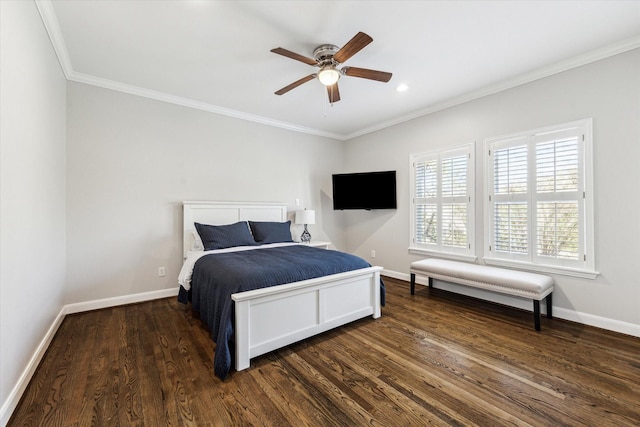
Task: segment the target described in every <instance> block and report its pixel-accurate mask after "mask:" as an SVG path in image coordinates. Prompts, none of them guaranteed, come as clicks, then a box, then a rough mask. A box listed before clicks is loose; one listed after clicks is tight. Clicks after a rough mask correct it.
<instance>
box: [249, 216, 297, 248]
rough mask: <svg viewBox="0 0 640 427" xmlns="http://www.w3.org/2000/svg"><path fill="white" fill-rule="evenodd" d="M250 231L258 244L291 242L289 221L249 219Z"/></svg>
mask: <svg viewBox="0 0 640 427" xmlns="http://www.w3.org/2000/svg"><path fill="white" fill-rule="evenodd" d="M249 227H251V233H252V234H253V238H254V239H255V241H256V242H257V243H258V244H261V245H264V244H267V243H285V242H293V239H292V238H291V221H287V222H255V221H249Z"/></svg>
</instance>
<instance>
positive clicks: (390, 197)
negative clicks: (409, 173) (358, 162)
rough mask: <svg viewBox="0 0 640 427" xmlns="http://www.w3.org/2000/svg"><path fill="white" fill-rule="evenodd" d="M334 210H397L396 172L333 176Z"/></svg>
mask: <svg viewBox="0 0 640 427" xmlns="http://www.w3.org/2000/svg"><path fill="white" fill-rule="evenodd" d="M332 178H333V209H334V210H346V209H366V210H371V209H396V208H397V206H396V171H383V172H360V173H342V174H334V175H333V177H332Z"/></svg>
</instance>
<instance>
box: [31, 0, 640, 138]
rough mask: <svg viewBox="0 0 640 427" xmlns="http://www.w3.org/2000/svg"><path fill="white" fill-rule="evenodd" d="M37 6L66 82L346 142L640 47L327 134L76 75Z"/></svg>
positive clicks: (627, 43) (42, 1)
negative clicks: (341, 132) (356, 128)
mask: <svg viewBox="0 0 640 427" xmlns="http://www.w3.org/2000/svg"><path fill="white" fill-rule="evenodd" d="M35 3H36V6H37V7H38V11H39V13H40V16H41V18H42V22H43V23H44V26H45V29H46V30H47V33H48V35H49V39H50V40H51V44H52V45H53V48H54V50H55V52H56V55H57V57H58V61H59V62H60V66H61V67H62V70H63V72H64V75H65V77H66V78H67V80H70V81H74V82H78V83H85V84H88V85H92V86H98V87H102V88H105V89H111V90H115V91H118V92H124V93H128V94H131V95H137V96H141V97H145V98H150V99H154V100H157V101H162V102H168V103H171V104H176V105H181V106H184V107H188V108H194V109H197V110H202V111H207V112H210V113H215V114H220V115H224V116H228V117H233V118H237V119H240V120H246V121H250V122H254V123H259V124H263V125H266V126H272V127H277V128H281V129H286V130H290V131H294V132H301V133H305V134H309V135H315V136H321V137H325V138H330V139H336V140H339V141H348V140H350V139H354V138H357V137H359V136H363V135H366V134H369V133H372V132H376V131H379V130H382V129H386V128H388V127H391V126H395V125H397V124H400V123H404V122H407V121H409V120H413V119H416V118H419V117H423V116H426V115H428V114H432V113H435V112H437V111H441V110H445V109H447V108H451V107H454V106H456V105H460V104H463V103H465V102H469V101H473V100H475V99H479V98H482V97H484V96H488V95H492V94H495V93H498V92H502V91H504V90H507V89H511V88H514V87H516V86H520V85H523V84H526V83H530V82H533V81H535V80H539V79H542V78H544V77H549V76H552V75H554V74H558V73H561V72H563V71H568V70H571V69H573V68H577V67H581V66H583V65H586V64H589V63H591V62H595V61H599V60H601V59H606V58H609V57H611V56H614V55H618V54H620V53H624V52H627V51H630V50H633V49H637V48H640V36H636V37H632V38H629V39H626V40H622V41H620V42H617V43H613V44H611V45H608V46H604V47H602V48H600V49H596V50H594V51H591V52H587V53H584V54H582V55H578V56H575V57H573V58H569V59H566V60H564V61H561V62H559V63H556V64H553V65H550V66H548V67H543V68H540V69H538V70H534V71H532V72H530V73H527V74H523V75H521V76H518V77H516V78H513V79H510V80H506V81H503V82H500V83H498V84H495V85H491V86H487V87H484V88H482V89H479V90H476V91H473V92H469V93H467V94H464V95H462V96H458V97H454V98H450V99H448V100H445V101H443V102H440V103H437V104H434V105H431V106H429V107H427V108H424V109H421V110H418V111H415V112H413V113H410V114H406V115H402V116H399V117H397V118H395V119H392V120H388V121H384V122H381V123H378V124H377V125H375V126H372V127H368V128H365V129H361V130H359V131H355V132H352V133H350V134H337V133H332V132H326V131H323V130H319V129H313V128H308V127H305V126H298V125H296V124H293V123H287V122H282V121H279V120H274V119H270V118H267V117H263V116H258V115H255V114H249V113H244V112H242V111H236V110H232V109H229V108H224V107H220V106H217V105H213V104H208V103H206V102H202V101H197V100H193V99H189V98H183V97H179V96H175V95H171V94H167V93H163V92H158V91H154V90H150V89H145V88H142V87H139V86H134V85H129V84H126V83H121V82H116V81H113V80H108V79H104V78H101V77H97V76H93V75H89V74H83V73H78V72H76V71H75V70H74V69H73V65H72V63H71V58H70V57H69V52H68V51H67V46H66V44H65V42H64V37H63V36H62V31H61V30H60V25H59V23H58V18H57V17H56V14H55V11H54V9H53V3H52V1H51V0H35Z"/></svg>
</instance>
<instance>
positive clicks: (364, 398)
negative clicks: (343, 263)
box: [8, 278, 640, 426]
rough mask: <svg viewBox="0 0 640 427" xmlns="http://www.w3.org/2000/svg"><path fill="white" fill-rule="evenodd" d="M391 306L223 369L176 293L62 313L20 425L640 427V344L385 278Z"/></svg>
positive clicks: (14, 421)
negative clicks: (538, 323)
mask: <svg viewBox="0 0 640 427" xmlns="http://www.w3.org/2000/svg"><path fill="white" fill-rule="evenodd" d="M385 284H386V286H387V306H386V307H384V308H383V314H382V317H381V318H379V319H371V318H367V319H362V320H359V321H356V322H353V323H351V324H349V325H346V326H343V327H340V328H337V329H334V330H331V331H328V332H326V333H324V334H321V335H320V336H316V337H312V338H309V339H307V340H304V341H302V342H299V343H296V344H293V345H290V346H288V347H285V348H283V349H280V350H277V351H274V352H271V353H269V354H266V355H263V356H261V357H258V358H256V359H254V360H253V361H252V363H251V367H250V368H249V369H247V370H245V371H241V372H231V374H230V375H229V376H228V378H227V379H226V380H225V381H221V380H220V379H218V378H216V377H215V376H214V375H213V352H214V351H215V343H214V342H213V340H212V339H211V333H210V332H209V331H207V330H206V329H205V328H203V327H202V325H201V323H200V320H199V319H198V318H197V317H196V316H194V315H193V313H192V312H191V310H190V307H189V306H184V305H182V304H179V303H177V301H176V300H175V299H174V298H168V299H161V300H156V301H149V302H145V303H140V304H133V305H128V306H121V307H114V308H108V309H103V310H96V311H92V312H87V313H80V314H73V315H69V316H67V317H66V318H65V319H64V321H63V322H62V325H61V326H60V328H59V330H58V332H57V334H56V336H55V337H54V339H53V341H52V342H51V345H50V347H49V349H48V351H47V353H46V355H45V357H44V358H43V360H42V362H41V364H40V366H39V367H38V369H37V371H36V373H35V374H34V376H33V378H32V380H31V383H30V384H29V386H28V387H27V389H26V391H25V393H24V395H23V397H22V400H21V401H20V403H19V405H18V407H17V408H16V410H15V412H14V414H13V416H12V418H11V420H10V421H9V424H8V425H9V426H24V425H33V426H37V425H61V426H84V425H139V426H143V425H145V426H146V425H182V426H190V425H314V426H324V425H364V424H370V425H374V426H375V425H380V426H382V425H442V426H445V425H447V426H450V425H459V426H467V425H492V426H500V425H521V426H526V425H616V426H633V425H639V424H640V403H639V402H640V390H639V388H638V384H640V364H639V363H638V354H640V339H638V338H636V337H631V336H627V335H623V334H617V333H614V332H609V331H605V330H602V329H598V328H592V327H589V326H585V325H581V324H577V323H573V322H568V321H563V320H561V319H546V318H544V317H543V318H542V319H541V320H542V326H543V327H542V331H541V332H536V331H534V330H533V329H532V328H531V313H530V312H527V311H523V310H518V309H515V308H513V307H506V306H502V305H499V304H494V303H490V302H487V301H482V300H477V299H474V298H469V297H466V296H463V295H459V294H453V293H450V292H446V291H443V290H441V289H428V288H426V287H422V286H418V287H417V291H416V294H415V295H413V296H412V295H410V292H409V284H408V283H407V282H403V281H398V280H394V279H391V278H385Z"/></svg>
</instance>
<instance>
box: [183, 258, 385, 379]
mask: <svg viewBox="0 0 640 427" xmlns="http://www.w3.org/2000/svg"><path fill="white" fill-rule="evenodd" d="M370 266H371V265H370V264H369V263H368V262H366V261H365V260H363V259H362V258H359V257H357V256H354V255H350V254H346V253H343V252H338V251H332V250H326V249H320V248H314V247H310V246H302V245H294V246H282V247H271V248H261V249H258V250H247V251H239V252H229V253H218V254H210V255H205V256H203V257H202V258H200V259H199V260H198V261H197V262H196V263H195V265H194V268H193V274H192V276H191V303H192V305H193V309H194V310H195V311H198V312H199V313H200V319H201V320H202V321H204V322H205V323H206V325H207V326H208V327H209V328H210V330H211V334H212V336H213V340H214V341H215V342H216V349H215V355H214V371H215V374H216V375H217V376H218V377H220V378H221V379H224V378H225V377H226V376H227V374H228V373H229V370H230V369H231V352H230V349H229V341H230V340H231V338H232V336H233V319H234V317H235V313H234V304H233V301H232V299H231V295H232V294H234V293H237V292H243V291H248V290H252V289H259V288H266V287H269V286H276V285H282V284H285V283H292V282H298V281H300V280H306V279H313V278H316V277H321V276H327V275H330V274H336V273H342V272H345V271H350V270H357V269H361V268H367V267H370ZM380 292H381V303H382V305H384V296H385V291H384V284H383V283H382V281H381V282H380Z"/></svg>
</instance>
